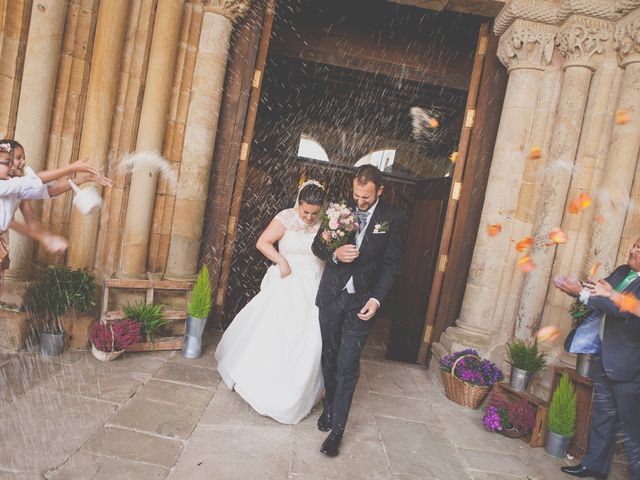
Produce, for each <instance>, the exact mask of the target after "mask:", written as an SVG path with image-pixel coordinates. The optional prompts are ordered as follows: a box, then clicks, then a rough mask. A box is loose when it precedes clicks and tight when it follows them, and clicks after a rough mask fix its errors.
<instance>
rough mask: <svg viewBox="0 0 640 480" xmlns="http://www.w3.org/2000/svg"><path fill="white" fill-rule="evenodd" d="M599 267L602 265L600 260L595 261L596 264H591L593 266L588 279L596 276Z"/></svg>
mask: <svg viewBox="0 0 640 480" xmlns="http://www.w3.org/2000/svg"><path fill="white" fill-rule="evenodd" d="M600 265H602V262H601V261H600V260H597V261H596V263H594V264H593V266H592V267H591V268H590V269H589V277H591V278H593V277H595V276H596V273H598V269H599V268H600Z"/></svg>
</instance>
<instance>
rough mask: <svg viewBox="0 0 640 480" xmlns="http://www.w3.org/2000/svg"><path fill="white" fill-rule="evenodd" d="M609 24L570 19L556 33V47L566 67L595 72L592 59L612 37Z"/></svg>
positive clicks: (603, 49)
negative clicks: (583, 68) (578, 67)
mask: <svg viewBox="0 0 640 480" xmlns="http://www.w3.org/2000/svg"><path fill="white" fill-rule="evenodd" d="M612 30H613V27H612V25H611V24H610V23H608V22H604V21H601V20H594V19H591V18H587V17H572V18H570V19H569V20H568V21H567V22H566V23H565V24H564V25H563V26H562V27H561V28H560V31H559V32H558V35H557V36H556V45H557V46H558V51H559V52H560V54H561V55H562V56H563V57H565V59H566V63H565V68H566V67H567V66H572V65H578V66H583V67H588V68H590V69H592V70H595V68H596V65H595V64H594V62H593V60H592V57H593V56H594V55H596V54H601V53H603V52H604V51H605V49H606V48H607V45H608V42H609V40H610V39H611V37H612Z"/></svg>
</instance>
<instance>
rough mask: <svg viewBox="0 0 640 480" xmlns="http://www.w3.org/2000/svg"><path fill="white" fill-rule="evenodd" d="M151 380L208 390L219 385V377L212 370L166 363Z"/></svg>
mask: <svg viewBox="0 0 640 480" xmlns="http://www.w3.org/2000/svg"><path fill="white" fill-rule="evenodd" d="M153 378H156V379H158V380H167V381H170V382H176V383H181V384H183V385H193V386H196V387H202V388H208V389H210V390H215V389H216V388H217V387H218V384H219V383H220V376H219V375H218V372H216V371H214V370H211V369H209V368H201V367H192V366H189V365H183V364H179V363H175V362H166V363H165V364H164V365H162V366H161V367H160V368H159V369H158V370H157V371H156V372H155V374H154V375H153Z"/></svg>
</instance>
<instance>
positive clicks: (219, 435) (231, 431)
mask: <svg viewBox="0 0 640 480" xmlns="http://www.w3.org/2000/svg"><path fill="white" fill-rule="evenodd" d="M290 456H291V427H283V428H265V427H262V428H256V427H203V426H198V427H197V428H196V430H195V431H194V432H193V435H192V436H191V439H190V440H189V443H188V444H187V445H186V447H185V449H184V451H183V452H182V455H181V456H180V458H179V459H178V462H177V463H176V465H175V468H174V469H173V470H172V471H171V474H170V475H169V478H170V479H174V480H182V479H187V478H188V479H190V480H199V479H202V480H211V479H215V480H238V479H260V480H269V479H273V480H281V479H286V478H288V476H289V475H288V474H289V462H290Z"/></svg>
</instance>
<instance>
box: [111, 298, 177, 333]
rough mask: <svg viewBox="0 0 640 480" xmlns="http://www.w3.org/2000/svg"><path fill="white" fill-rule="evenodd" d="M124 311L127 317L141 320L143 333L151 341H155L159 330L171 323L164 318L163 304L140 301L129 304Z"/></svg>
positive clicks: (137, 320)
mask: <svg viewBox="0 0 640 480" xmlns="http://www.w3.org/2000/svg"><path fill="white" fill-rule="evenodd" d="M122 311H123V312H124V316H125V317H126V318H129V319H131V320H135V321H136V322H140V326H141V327H142V328H141V333H142V335H143V336H144V337H146V338H147V339H148V340H149V341H151V342H155V340H156V336H157V334H158V332H159V331H160V330H161V329H162V328H164V327H166V326H167V325H169V323H171V322H170V321H169V320H167V319H166V318H164V312H163V311H162V305H147V304H146V303H139V304H136V305H127V306H126V307H124V308H123V309H122Z"/></svg>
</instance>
